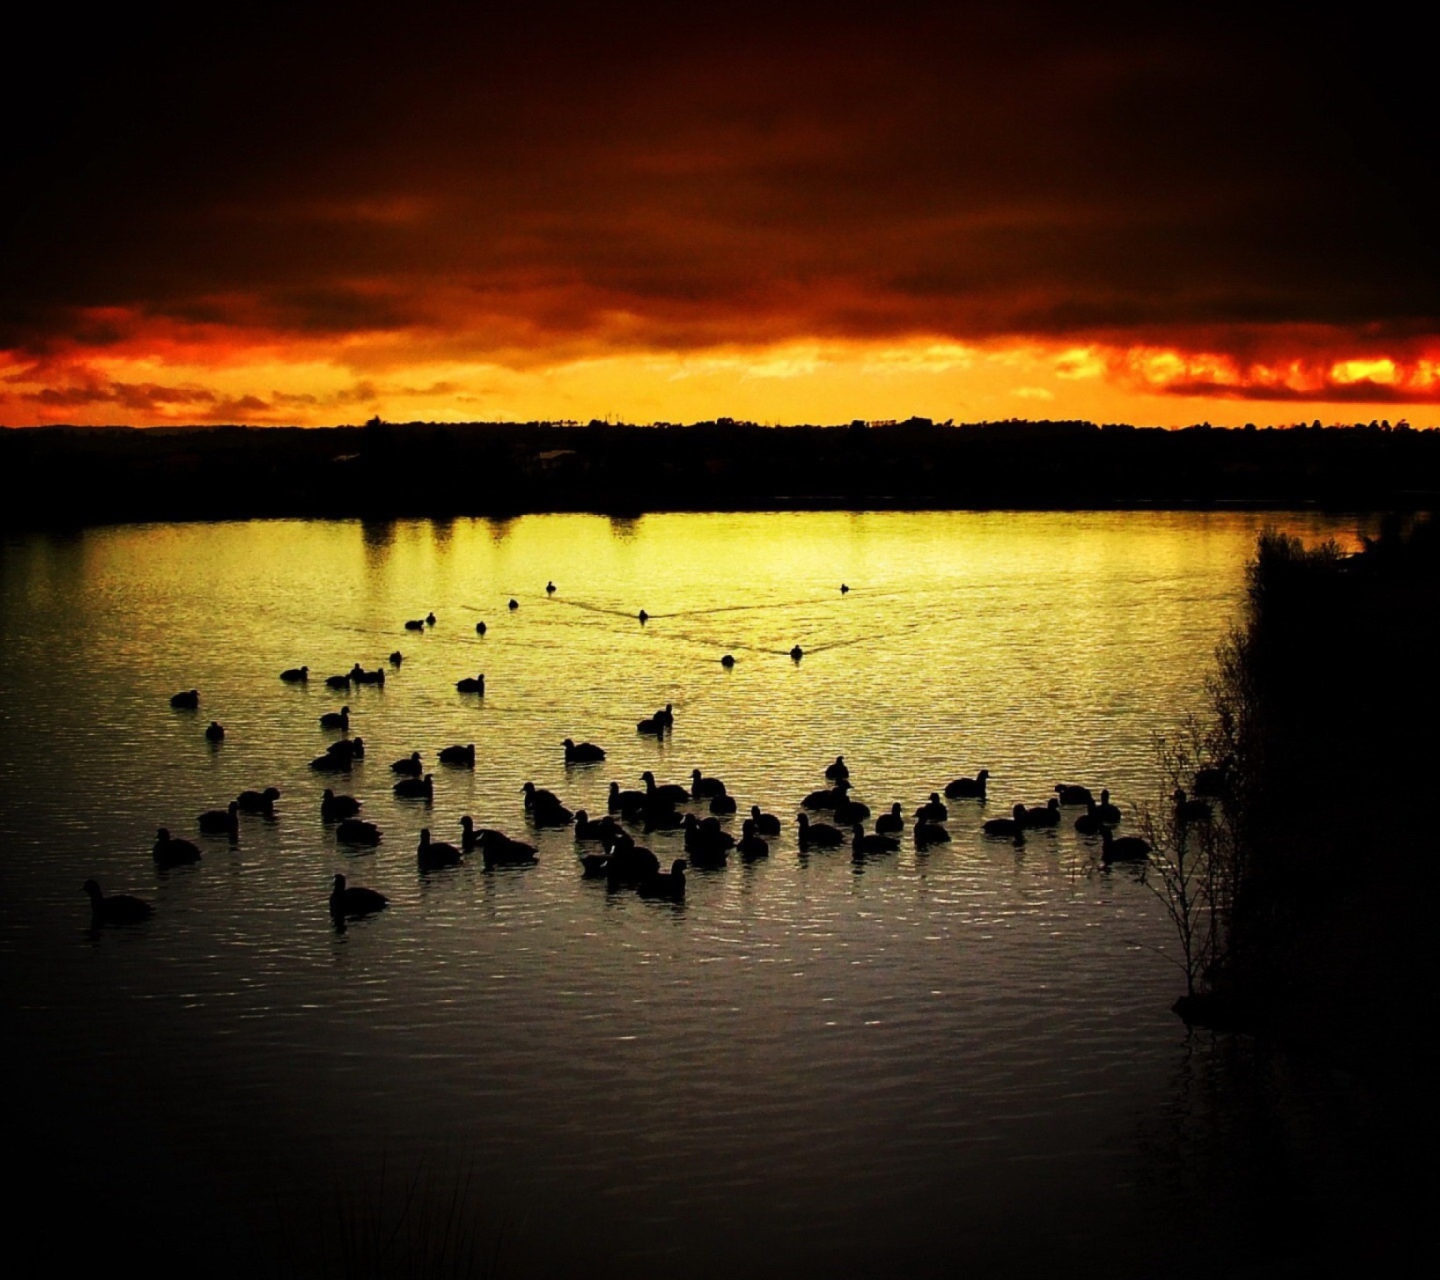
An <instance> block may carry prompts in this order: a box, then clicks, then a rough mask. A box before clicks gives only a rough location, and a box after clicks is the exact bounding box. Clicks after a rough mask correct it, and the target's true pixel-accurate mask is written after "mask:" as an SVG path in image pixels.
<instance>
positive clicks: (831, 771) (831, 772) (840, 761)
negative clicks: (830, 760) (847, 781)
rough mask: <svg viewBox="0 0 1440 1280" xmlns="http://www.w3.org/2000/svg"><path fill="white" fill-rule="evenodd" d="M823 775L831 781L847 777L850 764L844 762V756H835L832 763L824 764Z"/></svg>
mask: <svg viewBox="0 0 1440 1280" xmlns="http://www.w3.org/2000/svg"><path fill="white" fill-rule="evenodd" d="M825 776H826V777H827V778H829V779H830V780H831V781H832V782H838V781H840V780H841V779H842V778H849V776H850V766H849V765H847V764H846V763H845V757H844V756H836V757H835V763H834V764H827V765H826V766H825Z"/></svg>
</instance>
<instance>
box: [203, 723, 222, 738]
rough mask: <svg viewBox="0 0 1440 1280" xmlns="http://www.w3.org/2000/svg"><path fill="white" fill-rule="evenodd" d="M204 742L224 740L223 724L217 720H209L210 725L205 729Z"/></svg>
mask: <svg viewBox="0 0 1440 1280" xmlns="http://www.w3.org/2000/svg"><path fill="white" fill-rule="evenodd" d="M205 741H206V742H224V741H225V726H224V725H223V724H221V723H220V721H218V720H212V721H210V727H209V728H208V729H206V730H205Z"/></svg>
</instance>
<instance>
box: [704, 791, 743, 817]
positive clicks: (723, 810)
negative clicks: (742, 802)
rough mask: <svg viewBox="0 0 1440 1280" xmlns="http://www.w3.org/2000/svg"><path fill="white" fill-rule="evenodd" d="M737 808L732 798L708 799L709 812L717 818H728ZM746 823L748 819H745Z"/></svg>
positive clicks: (715, 797) (717, 797)
mask: <svg viewBox="0 0 1440 1280" xmlns="http://www.w3.org/2000/svg"><path fill="white" fill-rule="evenodd" d="M737 807H738V806H737V805H736V804H735V797H734V796H712V797H711V798H710V812H711V813H713V814H715V815H716V816H717V817H721V818H725V817H728V816H729V815H730V814H732V813H734V812H735V810H736V808H737ZM746 821H747V822H748V821H749V819H748V818H747V819H746Z"/></svg>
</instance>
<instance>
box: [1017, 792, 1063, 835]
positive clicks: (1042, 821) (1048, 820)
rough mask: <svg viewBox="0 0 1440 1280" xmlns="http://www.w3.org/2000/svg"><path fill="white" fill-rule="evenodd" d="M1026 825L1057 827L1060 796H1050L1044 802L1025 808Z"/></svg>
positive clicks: (1058, 823)
mask: <svg viewBox="0 0 1440 1280" xmlns="http://www.w3.org/2000/svg"><path fill="white" fill-rule="evenodd" d="M1025 825H1026V826H1027V827H1058V826H1059V825H1060V797H1059V796H1052V797H1051V798H1050V800H1049V801H1048V802H1047V803H1046V804H1039V805H1031V806H1029V808H1027V809H1026V810H1025Z"/></svg>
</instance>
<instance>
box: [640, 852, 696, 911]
mask: <svg viewBox="0 0 1440 1280" xmlns="http://www.w3.org/2000/svg"><path fill="white" fill-rule="evenodd" d="M685 867H686V863H685V859H684V858H676V859H675V861H674V862H672V863H671V864H670V870H669V871H668V872H665V871H656V872H655V873H654V874H653V875H648V876H645V877H643V878H642V879H641V881H640V883H639V884H638V885H636V890H637V891H638V893H639V894H640V896H641V897H642V898H669V899H670V900H671V901H674V902H678V901H679V900H680V899H681V898H683V897H684V896H685Z"/></svg>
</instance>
